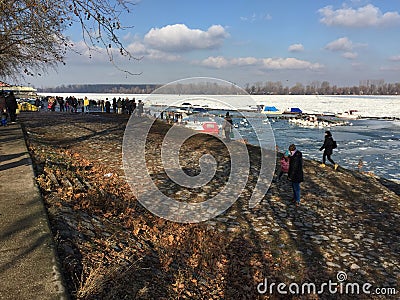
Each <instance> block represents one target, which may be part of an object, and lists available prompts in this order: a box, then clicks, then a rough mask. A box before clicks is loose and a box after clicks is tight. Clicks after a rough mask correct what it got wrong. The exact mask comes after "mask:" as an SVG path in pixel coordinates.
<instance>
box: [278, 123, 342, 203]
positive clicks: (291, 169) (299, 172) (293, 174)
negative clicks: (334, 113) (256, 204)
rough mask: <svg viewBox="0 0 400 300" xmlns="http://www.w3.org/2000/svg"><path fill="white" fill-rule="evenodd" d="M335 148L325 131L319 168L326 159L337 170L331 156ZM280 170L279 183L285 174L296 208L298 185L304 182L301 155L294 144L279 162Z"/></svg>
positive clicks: (299, 192)
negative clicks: (290, 186) (289, 183)
mask: <svg viewBox="0 0 400 300" xmlns="http://www.w3.org/2000/svg"><path fill="white" fill-rule="evenodd" d="M336 147H337V145H336V142H335V140H334V139H333V137H332V133H331V132H330V131H329V130H327V131H325V138H324V144H323V145H322V146H321V147H320V149H319V150H320V151H322V150H324V152H323V155H322V164H321V167H323V168H324V167H325V166H326V165H325V163H326V159H328V161H329V162H331V163H332V165H333V166H334V169H335V170H337V168H338V164H336V163H335V162H334V161H333V159H332V157H331V155H332V154H333V149H335V148H336ZM280 165H281V169H280V172H279V174H278V177H277V181H278V182H279V181H280V179H281V178H282V175H283V174H285V173H286V174H287V178H288V180H289V181H290V182H291V185H292V190H293V198H292V200H293V202H295V203H296V206H298V205H300V198H301V189H300V183H301V182H303V181H304V172H303V154H302V153H301V151H299V150H297V148H296V146H295V145H294V144H291V145H290V146H289V149H288V151H286V152H285V153H284V154H283V155H282V158H281V160H280Z"/></svg>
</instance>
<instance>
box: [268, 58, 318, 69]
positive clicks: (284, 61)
mask: <svg viewBox="0 0 400 300" xmlns="http://www.w3.org/2000/svg"><path fill="white" fill-rule="evenodd" d="M262 63H263V67H264V68H266V69H273V70H284V69H289V70H290V69H292V70H294V69H297V70H299V69H304V70H306V69H308V70H317V69H321V68H322V67H323V66H322V65H321V64H318V63H311V62H309V61H306V60H300V59H297V58H293V57H288V58H265V59H263V60H262Z"/></svg>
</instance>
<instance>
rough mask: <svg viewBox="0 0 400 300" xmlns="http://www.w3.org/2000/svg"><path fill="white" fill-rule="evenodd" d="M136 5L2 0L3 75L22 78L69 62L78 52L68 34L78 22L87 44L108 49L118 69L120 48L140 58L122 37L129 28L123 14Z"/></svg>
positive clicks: (115, 0) (126, 0)
mask: <svg viewBox="0 0 400 300" xmlns="http://www.w3.org/2000/svg"><path fill="white" fill-rule="evenodd" d="M132 5H133V3H132V2H131V1H130V0H63V1H62V0H0V76H1V77H11V78H14V79H16V78H19V77H21V76H23V75H25V74H27V75H34V72H41V71H45V70H47V69H48V68H49V67H56V66H57V65H58V64H59V63H65V62H64V59H65V55H66V53H67V52H68V51H70V50H72V51H73V50H74V48H73V44H72V42H71V41H70V40H69V39H68V38H67V37H66V36H65V32H66V29H67V28H68V27H71V26H73V25H74V24H79V25H80V26H81V30H82V36H83V40H84V41H85V43H86V46H87V47H88V48H89V49H93V50H95V49H98V48H99V47H101V48H105V49H106V51H107V54H108V56H109V58H110V61H111V63H113V64H114V65H115V63H114V62H115V60H114V55H115V51H114V50H115V49H118V52H119V53H120V54H121V55H123V56H126V57H128V59H131V58H133V59H136V58H135V57H133V56H132V55H131V54H130V53H129V51H127V50H126V49H125V47H124V45H123V43H122V42H121V40H120V38H119V32H120V31H121V30H123V29H126V27H123V26H122V25H121V22H120V16H121V14H122V13H124V12H130V7H131V6H132ZM123 71H124V72H127V73H130V74H133V73H131V72H129V71H126V70H123ZM37 74H39V75H40V73H37Z"/></svg>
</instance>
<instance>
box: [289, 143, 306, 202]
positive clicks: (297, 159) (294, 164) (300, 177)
mask: <svg viewBox="0 0 400 300" xmlns="http://www.w3.org/2000/svg"><path fill="white" fill-rule="evenodd" d="M289 152H290V159H289V172H288V179H289V180H290V181H291V183H292V190H293V200H294V201H295V202H296V206H298V205H299V204H300V196H301V191H300V183H301V182H303V181H304V174H303V154H302V153H301V152H300V151H299V150H297V149H296V146H295V145H294V144H291V145H290V146H289Z"/></svg>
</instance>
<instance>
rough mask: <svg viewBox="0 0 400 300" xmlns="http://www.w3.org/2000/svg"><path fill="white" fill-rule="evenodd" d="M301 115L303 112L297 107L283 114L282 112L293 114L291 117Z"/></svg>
mask: <svg viewBox="0 0 400 300" xmlns="http://www.w3.org/2000/svg"><path fill="white" fill-rule="evenodd" d="M302 113H303V111H302V110H301V109H300V108H298V107H292V108H288V110H285V112H284V114H293V115H297V114H302Z"/></svg>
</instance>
